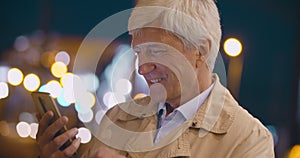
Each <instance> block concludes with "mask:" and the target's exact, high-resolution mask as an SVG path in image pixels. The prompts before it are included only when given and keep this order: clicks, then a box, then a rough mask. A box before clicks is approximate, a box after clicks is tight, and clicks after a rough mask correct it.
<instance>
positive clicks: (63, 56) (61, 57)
mask: <svg viewBox="0 0 300 158" xmlns="http://www.w3.org/2000/svg"><path fill="white" fill-rule="evenodd" d="M55 61H56V62H59V61H60V62H63V63H64V64H65V65H69V63H70V55H69V54H68V53H67V52H65V51H60V52H58V53H57V54H56V55H55Z"/></svg>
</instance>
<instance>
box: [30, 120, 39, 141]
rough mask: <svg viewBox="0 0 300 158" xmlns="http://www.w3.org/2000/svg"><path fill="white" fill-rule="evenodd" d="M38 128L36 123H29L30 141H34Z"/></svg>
mask: <svg viewBox="0 0 300 158" xmlns="http://www.w3.org/2000/svg"><path fill="white" fill-rule="evenodd" d="M38 128H39V124H37V123H31V124H30V134H29V136H30V137H31V138H32V139H36V134H37V132H38Z"/></svg>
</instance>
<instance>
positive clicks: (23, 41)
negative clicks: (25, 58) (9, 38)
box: [14, 36, 30, 52]
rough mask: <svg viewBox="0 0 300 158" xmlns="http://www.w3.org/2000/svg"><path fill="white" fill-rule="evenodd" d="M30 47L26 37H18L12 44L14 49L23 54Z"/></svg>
mask: <svg viewBox="0 0 300 158" xmlns="http://www.w3.org/2000/svg"><path fill="white" fill-rule="evenodd" d="M29 47H30V42H29V39H28V38H27V37H26V36H19V37H17V38H16V40H15V43H14V48H15V49H16V50H17V51H19V52H23V51H25V50H27V49H28V48H29Z"/></svg>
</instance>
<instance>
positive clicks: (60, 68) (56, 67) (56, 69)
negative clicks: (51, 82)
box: [51, 62, 68, 78]
mask: <svg viewBox="0 0 300 158" xmlns="http://www.w3.org/2000/svg"><path fill="white" fill-rule="evenodd" d="M67 71H68V68H67V66H66V65H65V64H64V63H63V62H55V63H54V64H52V66H51V73H52V75H53V76H55V77H57V78H61V77H62V76H63V75H64V74H66V73H67Z"/></svg>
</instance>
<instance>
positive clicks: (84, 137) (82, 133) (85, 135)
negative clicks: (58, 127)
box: [76, 127, 92, 144]
mask: <svg viewBox="0 0 300 158" xmlns="http://www.w3.org/2000/svg"><path fill="white" fill-rule="evenodd" d="M78 137H80V138H81V141H80V143H82V144H86V143H88V142H90V141H91V138H92V134H91V131H90V130H89V129H87V128H84V127H81V128H79V129H78V134H77V135H76V138H78Z"/></svg>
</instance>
